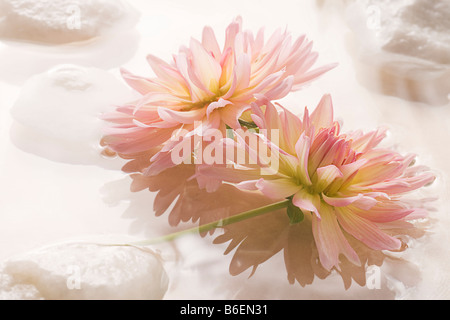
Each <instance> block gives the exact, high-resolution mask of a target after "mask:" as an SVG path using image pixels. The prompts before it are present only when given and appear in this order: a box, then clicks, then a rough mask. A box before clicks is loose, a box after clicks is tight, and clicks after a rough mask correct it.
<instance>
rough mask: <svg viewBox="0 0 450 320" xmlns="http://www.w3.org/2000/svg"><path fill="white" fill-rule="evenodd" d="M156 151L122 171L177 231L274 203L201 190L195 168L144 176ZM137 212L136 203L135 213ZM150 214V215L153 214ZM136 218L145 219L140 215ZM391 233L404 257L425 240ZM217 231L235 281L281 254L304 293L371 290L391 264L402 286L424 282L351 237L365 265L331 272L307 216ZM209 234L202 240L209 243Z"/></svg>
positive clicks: (229, 189) (417, 232) (406, 230)
mask: <svg viewBox="0 0 450 320" xmlns="http://www.w3.org/2000/svg"><path fill="white" fill-rule="evenodd" d="M156 151H157V150H156V149H155V150H150V151H149V152H146V153H140V154H135V155H128V156H124V155H121V157H123V158H125V159H128V160H130V161H129V162H127V164H126V165H125V166H124V167H123V171H124V172H126V173H128V174H129V176H130V178H131V180H132V182H131V191H132V192H133V193H134V192H148V191H150V193H151V194H152V197H149V198H151V199H153V210H154V214H155V215H156V216H162V215H164V214H167V216H168V222H169V225H170V226H172V227H175V226H178V227H179V226H180V225H181V224H183V223H196V224H198V225H205V224H208V223H211V222H214V221H218V220H221V219H225V218H228V217H230V216H233V215H236V214H239V213H242V212H244V211H247V210H251V209H255V208H259V207H262V206H266V205H269V204H271V203H272V202H273V201H271V200H270V199H268V198H267V197H265V196H263V195H262V194H260V193H258V192H254V191H242V190H239V189H237V188H236V187H234V186H233V185H230V184H223V185H221V186H220V188H219V189H218V190H217V191H215V192H207V191H206V190H204V189H200V188H199V187H198V183H197V180H196V179H192V176H193V175H194V174H195V166H194V165H184V164H182V165H178V166H176V167H173V168H169V169H167V170H165V171H163V172H161V173H160V174H158V175H155V176H145V175H143V173H142V172H143V171H144V170H145V168H146V167H148V164H149V161H150V158H151V157H152V155H153V154H154V153H155V152H156ZM133 206H134V204H133V201H131V202H130V207H133ZM134 207H135V206H134ZM147 208H148V207H147ZM146 212H147V214H148V210H146ZM141 213H142V212H141ZM135 218H136V219H139V218H140V217H139V216H138V215H136V216H135ZM390 228H391V229H390V230H385V231H386V232H387V233H389V234H390V235H393V236H398V237H400V238H401V240H402V241H403V243H404V245H403V246H402V248H401V249H400V250H399V252H402V251H404V250H405V249H406V248H407V244H406V243H407V241H408V239H417V238H420V237H422V236H424V235H425V234H426V230H425V228H414V227H413V225H412V224H411V223H408V222H402V223H401V224H399V223H396V224H392V225H391V226H390ZM217 229H220V232H219V231H218V230H211V231H209V232H208V233H209V234H210V235H212V237H214V240H213V244H218V245H219V244H226V243H228V247H227V248H226V250H225V252H224V254H232V253H233V257H232V259H231V262H230V266H229V272H230V274H231V275H233V276H236V275H239V274H241V273H243V272H245V271H247V270H249V269H250V270H251V274H250V277H251V276H253V275H254V273H255V272H256V269H257V268H258V267H259V266H260V265H262V264H263V263H264V262H266V261H267V260H269V259H271V258H272V257H273V256H275V255H276V254H278V253H280V252H282V254H283V257H284V263H285V267H286V276H287V280H288V282H289V283H290V284H295V283H296V282H297V283H299V284H300V285H301V286H302V287H305V286H307V285H310V284H312V283H313V282H314V280H315V279H316V278H318V279H325V278H327V277H329V276H330V275H332V274H338V275H339V277H340V278H341V279H342V281H343V285H344V287H345V289H349V288H350V287H351V286H352V283H353V282H355V283H357V284H358V285H359V286H361V287H362V286H365V285H366V281H367V270H368V268H369V267H371V266H377V267H381V266H382V265H383V264H384V263H386V262H388V263H389V264H390V265H394V266H395V268H394V269H395V272H393V276H392V277H393V278H395V279H398V278H400V279H398V281H400V282H402V283H403V282H407V283H409V285H414V282H416V281H419V279H420V276H419V274H418V269H417V267H416V266H415V265H413V264H412V263H409V262H408V261H407V260H405V259H402V258H401V254H400V257H399V256H398V255H396V253H395V252H394V253H390V252H384V251H377V250H372V249H370V248H369V247H367V246H366V245H364V244H363V243H362V242H360V241H358V240H356V239H355V238H353V237H352V236H351V235H349V234H345V236H346V238H347V240H348V241H349V243H350V245H351V246H352V247H353V248H354V249H355V251H356V252H357V254H358V256H359V258H360V261H361V265H355V264H353V263H351V262H349V261H348V260H347V259H346V258H345V257H343V256H342V259H341V263H340V268H339V269H336V268H333V269H332V270H326V269H325V268H324V267H323V266H322V265H321V263H320V260H319V254H318V251H317V247H316V244H315V241H314V237H313V233H312V225H311V219H310V218H309V217H308V215H305V219H304V220H303V221H302V222H300V223H297V224H291V223H290V219H289V217H288V215H287V214H286V210H285V209H281V210H277V211H273V212H270V213H267V214H264V215H260V216H257V217H253V218H251V219H247V220H243V221H240V222H236V223H233V224H230V225H226V226H223V227H220V228H217ZM208 233H203V234H201V236H203V237H204V236H206V235H207V234H208ZM219 233H220V234H219ZM216 234H217V235H216ZM390 269H391V270H392V268H390ZM388 270H389V268H388ZM394 274H395V275H394ZM402 274H406V275H408V276H402ZM405 277H406V278H405ZM411 279H414V280H411ZM385 281H386V280H385ZM387 281H388V280H387Z"/></svg>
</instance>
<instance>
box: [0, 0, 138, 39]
mask: <svg viewBox="0 0 450 320" xmlns="http://www.w3.org/2000/svg"><path fill="white" fill-rule="evenodd" d="M137 17H138V14H137V12H136V11H135V10H134V9H133V8H131V6H129V5H128V4H127V3H125V2H124V1H122V0H90V1H86V0H0V38H5V39H11V40H23V41H30V42H42V43H48V44H63V43H71V42H79V41H85V40H89V39H92V38H95V37H98V36H102V35H104V34H113V33H114V32H117V31H118V30H120V29H123V28H127V27H129V26H130V25H134V24H135V23H136V20H137Z"/></svg>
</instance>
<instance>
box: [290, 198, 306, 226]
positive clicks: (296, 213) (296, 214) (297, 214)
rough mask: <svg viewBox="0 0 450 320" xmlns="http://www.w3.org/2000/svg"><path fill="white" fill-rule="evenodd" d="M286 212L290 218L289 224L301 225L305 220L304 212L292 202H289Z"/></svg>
mask: <svg viewBox="0 0 450 320" xmlns="http://www.w3.org/2000/svg"><path fill="white" fill-rule="evenodd" d="M286 211H287V214H288V217H289V223H290V224H291V225H293V224H297V223H300V222H302V221H303V219H304V218H305V216H304V214H303V211H302V210H301V209H300V208H299V207H297V206H295V205H294V204H293V203H292V201H291V202H289V205H288V207H287V208H286Z"/></svg>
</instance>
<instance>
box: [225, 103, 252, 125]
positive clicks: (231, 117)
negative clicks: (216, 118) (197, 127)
mask: <svg viewBox="0 0 450 320" xmlns="http://www.w3.org/2000/svg"><path fill="white" fill-rule="evenodd" d="M249 108H250V106H245V105H244V106H228V107H227V108H223V109H220V110H219V112H220V117H221V119H222V121H223V122H225V123H226V124H227V125H228V126H229V127H231V128H232V129H239V128H241V124H240V123H239V118H240V117H241V116H242V113H244V112H245V111H246V110H247V109H249Z"/></svg>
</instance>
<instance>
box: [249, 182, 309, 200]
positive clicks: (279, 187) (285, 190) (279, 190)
mask: <svg viewBox="0 0 450 320" xmlns="http://www.w3.org/2000/svg"><path fill="white" fill-rule="evenodd" d="M256 187H258V189H259V190H260V191H261V192H262V193H263V194H264V195H266V196H267V197H269V198H272V199H284V198H287V197H290V196H292V195H293V194H296V193H297V192H298V191H300V189H301V188H302V187H301V186H299V185H298V184H295V183H294V182H293V181H292V180H290V179H274V180H265V179H260V180H259V181H258V182H257V183H256Z"/></svg>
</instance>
